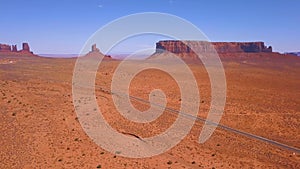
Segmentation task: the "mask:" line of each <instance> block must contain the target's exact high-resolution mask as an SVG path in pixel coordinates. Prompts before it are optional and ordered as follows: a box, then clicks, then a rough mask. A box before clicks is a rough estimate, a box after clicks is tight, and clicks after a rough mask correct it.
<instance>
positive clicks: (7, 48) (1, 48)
mask: <svg viewBox="0 0 300 169" xmlns="http://www.w3.org/2000/svg"><path fill="white" fill-rule="evenodd" d="M0 52H11V46H10V45H6V44H0Z"/></svg>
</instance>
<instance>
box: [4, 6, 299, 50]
mask: <svg viewBox="0 0 300 169" xmlns="http://www.w3.org/2000/svg"><path fill="white" fill-rule="evenodd" d="M299 7H300V1H297V0H252V1H243V0H227V1H224V0H205V1H204V0H203V1H202V0H57V1H54V0H26V1H24V0H7V1H2V2H1V4H0V16H1V17H0V23H1V26H0V43H8V44H17V45H18V47H19V48H20V47H21V43H22V42H29V43H30V46H31V48H32V50H33V51H34V53H59V54H66V53H79V52H80V50H81V48H82V47H83V45H84V43H85V42H86V40H87V39H88V38H89V37H90V36H91V35H92V34H93V33H94V32H95V31H97V30H98V29H99V28H101V27H102V26H104V25H105V24H107V23H109V22H111V21H113V20H115V19H117V18H119V17H122V16H126V15H129V14H133V13H138V12H163V13H170V14H173V15H176V16H179V17H181V18H184V19H186V20H188V21H190V22H192V23H193V24H194V25H196V26H197V27H198V28H199V29H200V30H202V31H203V32H204V33H205V34H206V35H207V37H208V38H209V39H210V40H211V41H264V42H266V45H271V46H273V49H274V50H275V51H279V52H286V51H300V31H299V27H300V14H299ZM147 36H148V37H144V38H131V39H129V40H128V41H124V43H123V44H120V45H119V46H117V47H116V48H115V49H114V50H113V51H112V53H129V52H132V51H135V50H137V48H139V47H141V46H153V47H154V46H155V42H156V41H157V40H160V39H165V38H163V37H160V36H150V35H147ZM134 44H139V45H134Z"/></svg>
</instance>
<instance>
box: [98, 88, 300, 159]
mask: <svg viewBox="0 0 300 169" xmlns="http://www.w3.org/2000/svg"><path fill="white" fill-rule="evenodd" d="M96 87H97V88H98V89H99V90H101V91H102V92H105V93H110V94H114V95H118V96H121V97H122V96H129V98H130V99H132V100H135V101H138V102H141V103H144V104H151V105H154V106H156V107H158V108H164V109H165V110H166V111H167V112H170V113H175V114H181V115H183V117H186V118H190V119H193V120H195V121H196V122H201V123H206V124H209V125H214V126H217V127H218V128H220V129H223V130H226V131H228V132H231V133H236V134H239V135H242V136H246V137H248V138H251V139H254V140H259V141H263V142H266V143H269V144H273V145H275V146H277V147H279V148H283V149H286V150H289V151H292V152H295V153H300V149H299V148H297V147H293V146H289V145H286V144H283V143H280V142H277V141H275V140H270V139H268V138H265V137H261V136H258V135H255V134H252V133H248V132H244V131H241V130H238V129H235V128H232V127H229V126H226V125H222V124H218V123H215V122H212V121H208V120H206V119H204V118H201V117H196V116H193V115H190V114H187V113H184V112H181V111H178V110H175V109H172V108H170V107H164V106H163V105H160V104H157V103H153V102H150V101H148V100H145V99H143V98H140V97H136V96H132V95H127V94H124V93H120V92H117V91H109V90H107V89H104V88H103V87H100V86H96Z"/></svg>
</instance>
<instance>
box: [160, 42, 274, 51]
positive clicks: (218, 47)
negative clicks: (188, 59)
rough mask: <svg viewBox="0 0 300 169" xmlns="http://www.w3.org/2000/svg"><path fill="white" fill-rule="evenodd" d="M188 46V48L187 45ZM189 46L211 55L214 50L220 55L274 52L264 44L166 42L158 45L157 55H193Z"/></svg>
mask: <svg viewBox="0 0 300 169" xmlns="http://www.w3.org/2000/svg"><path fill="white" fill-rule="evenodd" d="M186 44H188V46H187V45H186ZM189 46H192V47H193V49H196V50H197V52H203V53H209V52H213V51H214V49H215V51H216V52H218V53H238V52H246V53H257V52H272V47H271V46H270V47H266V46H265V44H264V42H211V43H210V42H207V41H179V40H166V41H159V42H158V43H156V53H161V52H162V51H163V50H167V51H169V52H172V53H175V54H193V53H194V51H193V50H191V48H190V47H189Z"/></svg>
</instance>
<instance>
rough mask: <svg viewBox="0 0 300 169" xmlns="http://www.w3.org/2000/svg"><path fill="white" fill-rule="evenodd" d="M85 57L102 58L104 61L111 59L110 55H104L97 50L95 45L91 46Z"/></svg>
mask: <svg viewBox="0 0 300 169" xmlns="http://www.w3.org/2000/svg"><path fill="white" fill-rule="evenodd" d="M85 56H88V57H100V56H104V58H103V59H104V60H110V59H112V57H111V56H110V55H104V54H103V53H102V52H101V51H100V50H99V49H98V48H97V45H96V44H93V45H92V47H91V51H90V52H89V53H88V54H86V55H85Z"/></svg>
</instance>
